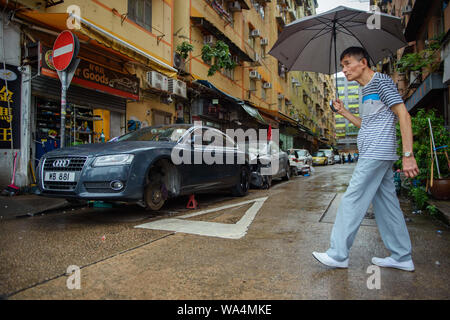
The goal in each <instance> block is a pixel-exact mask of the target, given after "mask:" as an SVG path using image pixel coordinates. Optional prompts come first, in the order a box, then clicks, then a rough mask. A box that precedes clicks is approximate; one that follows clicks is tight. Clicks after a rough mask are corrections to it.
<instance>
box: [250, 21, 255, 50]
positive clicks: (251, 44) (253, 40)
mask: <svg viewBox="0 0 450 320" xmlns="http://www.w3.org/2000/svg"><path fill="white" fill-rule="evenodd" d="M253 30H255V29H254V28H252V27H251V26H249V28H248V44H249V45H250V47H252V49H255V38H254V37H252V31H253Z"/></svg>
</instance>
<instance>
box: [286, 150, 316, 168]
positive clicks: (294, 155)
mask: <svg viewBox="0 0 450 320" xmlns="http://www.w3.org/2000/svg"><path fill="white" fill-rule="evenodd" d="M288 154H289V162H290V164H291V166H295V167H296V168H297V172H298V173H299V174H304V173H310V172H311V167H312V163H313V160H312V156H311V154H310V153H309V151H308V150H306V149H290V150H289V151H288Z"/></svg>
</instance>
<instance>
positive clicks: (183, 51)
mask: <svg viewBox="0 0 450 320" xmlns="http://www.w3.org/2000/svg"><path fill="white" fill-rule="evenodd" d="M192 51H194V46H193V45H192V44H190V43H189V42H187V41H183V43H181V44H179V45H178V46H177V50H176V52H178V53H179V54H180V55H181V57H182V58H183V59H187V58H188V57H189V52H192Z"/></svg>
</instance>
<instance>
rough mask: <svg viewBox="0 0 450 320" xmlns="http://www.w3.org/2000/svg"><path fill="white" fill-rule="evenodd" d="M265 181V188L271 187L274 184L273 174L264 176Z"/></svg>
mask: <svg viewBox="0 0 450 320" xmlns="http://www.w3.org/2000/svg"><path fill="white" fill-rule="evenodd" d="M264 179H265V182H264V185H263V189H270V187H271V186H272V176H264Z"/></svg>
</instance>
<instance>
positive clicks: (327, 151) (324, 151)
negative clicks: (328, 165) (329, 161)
mask: <svg viewBox="0 0 450 320" xmlns="http://www.w3.org/2000/svg"><path fill="white" fill-rule="evenodd" d="M322 152H323V153H325V154H326V155H327V156H328V157H329V156H331V150H323V151H322Z"/></svg>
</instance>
